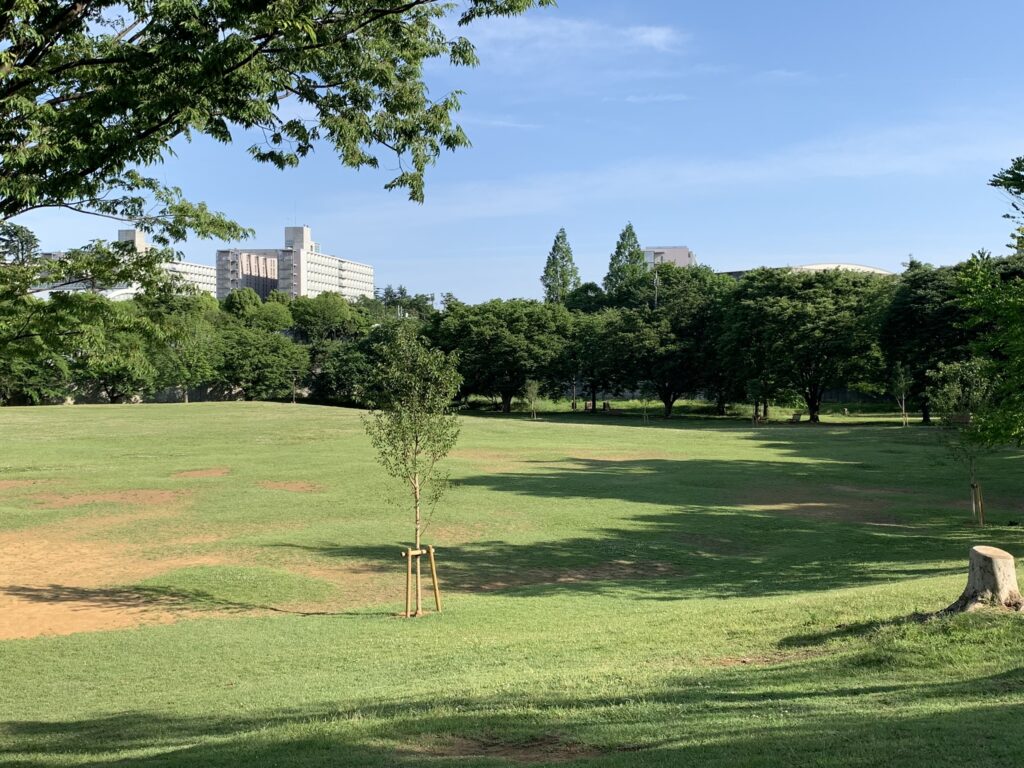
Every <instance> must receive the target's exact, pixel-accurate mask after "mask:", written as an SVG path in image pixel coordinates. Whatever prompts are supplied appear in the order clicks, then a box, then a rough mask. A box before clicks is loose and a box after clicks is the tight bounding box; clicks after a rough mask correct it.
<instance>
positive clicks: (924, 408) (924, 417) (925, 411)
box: [921, 402, 932, 426]
mask: <svg viewBox="0 0 1024 768" xmlns="http://www.w3.org/2000/svg"><path fill="white" fill-rule="evenodd" d="M921 423H922V424H927V425H929V426H930V425H931V423H932V408H931V406H930V405H928V403H927V402H924V403H921Z"/></svg>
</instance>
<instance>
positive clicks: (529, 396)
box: [523, 379, 540, 421]
mask: <svg viewBox="0 0 1024 768" xmlns="http://www.w3.org/2000/svg"><path fill="white" fill-rule="evenodd" d="M538 400H540V383H539V382H538V381H536V380H535V379H527V380H526V384H525V385H524V386H523V405H525V406H526V408H527V410H529V411H530V418H531V419H533V420H534V421H536V420H537V401H538Z"/></svg>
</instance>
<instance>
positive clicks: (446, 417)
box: [363, 323, 461, 549]
mask: <svg viewBox="0 0 1024 768" xmlns="http://www.w3.org/2000/svg"><path fill="white" fill-rule="evenodd" d="M375 357H376V359H377V362H376V364H375V365H374V367H373V369H372V371H371V372H370V376H369V392H370V397H371V398H372V400H371V403H372V406H373V411H372V412H371V413H370V414H368V415H367V416H365V417H364V418H363V424H364V426H365V428H366V433H367V435H368V436H369V438H370V442H371V444H372V445H373V448H374V450H376V452H377V459H378V461H379V462H380V465H381V467H383V469H384V471H385V472H387V474H388V475H390V476H391V477H393V478H395V479H396V480H399V481H400V482H401V483H403V484H404V485H405V486H406V487H407V489H408V491H409V494H410V497H411V500H412V507H413V515H414V521H415V544H416V548H417V549H419V546H420V542H421V535H422V533H423V518H422V505H423V502H424V501H426V502H427V503H429V504H434V503H436V502H437V501H438V500H439V499H440V497H441V494H442V493H443V492H444V490H445V485H446V480H447V476H446V475H445V474H444V473H443V472H442V471H441V469H440V467H439V465H438V464H439V462H440V461H441V460H442V459H444V457H445V456H447V455H448V453H449V452H450V451H451V449H452V448H454V447H455V442H456V441H457V440H458V437H459V424H458V420H457V418H456V416H455V414H454V412H453V411H452V401H453V400H454V398H455V395H456V393H457V392H458V389H459V385H460V384H461V377H460V376H459V373H458V370H457V367H456V358H455V357H454V356H453V355H448V354H446V353H444V352H442V351H441V350H438V349H432V348H430V347H428V346H427V345H426V344H425V343H424V341H423V339H422V338H420V336H419V335H418V334H417V332H416V328H415V326H414V325H412V324H409V323H399V324H397V325H395V326H393V327H391V328H390V329H388V331H387V333H386V334H385V338H384V339H383V340H382V341H380V342H379V343H378V344H377V346H376V349H375Z"/></svg>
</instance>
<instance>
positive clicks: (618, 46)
mask: <svg viewBox="0 0 1024 768" xmlns="http://www.w3.org/2000/svg"><path fill="white" fill-rule="evenodd" d="M467 36H468V37H470V39H471V40H473V42H474V43H475V44H476V45H477V47H478V50H479V51H480V54H481V56H483V57H485V58H486V57H487V56H488V55H495V54H497V55H523V54H525V53H533V54H537V53H557V54H565V53H572V54H579V53H583V52H594V51H597V52H602V53H606V52H607V51H609V50H619V51H628V50H648V51H655V52H659V53H670V52H675V51H679V50H681V49H682V48H683V47H684V46H685V44H686V43H687V42H688V41H689V35H688V34H686V33H685V32H683V31H681V30H678V29H676V28H675V27H670V26H665V25H660V26H643V25H637V26H630V27H617V26H613V25H611V24H604V23H601V22H597V21H593V20H590V19H569V18H562V17H557V16H552V15H546V14H542V13H535V14H530V15H527V16H517V17H515V18H511V19H508V18H502V19H494V20H485V21H482V22H480V23H479V24H476V25H474V26H473V28H472V29H470V30H468V31H467Z"/></svg>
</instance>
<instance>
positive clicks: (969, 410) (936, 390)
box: [928, 358, 995, 527]
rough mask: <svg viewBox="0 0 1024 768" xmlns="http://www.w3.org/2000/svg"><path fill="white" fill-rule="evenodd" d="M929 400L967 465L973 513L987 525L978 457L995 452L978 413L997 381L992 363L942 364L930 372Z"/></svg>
mask: <svg viewBox="0 0 1024 768" xmlns="http://www.w3.org/2000/svg"><path fill="white" fill-rule="evenodd" d="M928 376H929V378H930V379H931V382H932V383H931V386H929V388H928V399H929V400H930V401H931V402H932V404H933V405H934V406H935V409H936V410H937V411H938V412H939V413H940V414H941V415H942V427H943V435H944V436H945V442H946V448H947V449H948V450H949V452H950V454H951V455H952V456H953V458H955V459H956V460H957V461H959V462H961V463H962V464H963V465H964V466H965V467H966V468H967V476H968V481H969V482H970V488H971V516H972V517H973V518H974V519H975V520H977V522H978V525H980V526H982V527H984V526H985V501H984V497H983V496H982V493H981V484H980V482H979V481H978V460H979V459H980V458H981V456H983V455H984V454H986V453H989V452H991V451H992V448H993V446H992V444H991V443H989V442H988V441H987V440H986V439H985V435H984V434H983V432H982V430H981V429H979V424H978V416H979V414H980V413H983V412H984V411H985V410H986V409H987V408H989V407H990V405H991V401H992V394H993V392H994V391H995V381H994V378H993V374H992V369H991V365H990V364H989V363H988V362H987V361H985V360H978V359H977V358H972V359H970V360H964V361H963V362H959V363H940V364H939V367H938V369H937V370H934V371H929V372H928Z"/></svg>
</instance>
